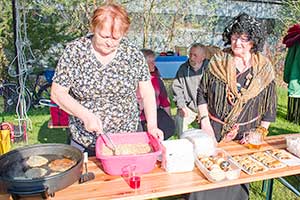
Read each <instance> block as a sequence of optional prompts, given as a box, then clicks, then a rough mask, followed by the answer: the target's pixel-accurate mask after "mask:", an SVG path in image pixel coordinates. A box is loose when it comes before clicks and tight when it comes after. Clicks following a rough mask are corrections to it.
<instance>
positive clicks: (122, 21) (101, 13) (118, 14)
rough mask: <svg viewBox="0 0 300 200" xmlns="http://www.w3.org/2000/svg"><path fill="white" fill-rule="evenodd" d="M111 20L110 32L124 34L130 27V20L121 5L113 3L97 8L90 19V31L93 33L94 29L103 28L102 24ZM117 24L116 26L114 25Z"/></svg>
mask: <svg viewBox="0 0 300 200" xmlns="http://www.w3.org/2000/svg"><path fill="white" fill-rule="evenodd" d="M107 19H111V20H112V21H113V23H112V24H111V31H112V33H114V31H117V32H120V33H122V34H125V33H126V32H127V31H128V29H129V25H130V19H129V16H128V13H127V11H126V10H125V8H123V7H122V6H121V5H118V4H115V3H108V4H105V5H103V6H100V7H98V8H97V9H96V10H95V11H94V14H93V16H92V18H91V31H92V32H95V29H96V28H100V29H101V28H103V24H104V23H105V22H106V21H107ZM116 24H117V25H116Z"/></svg>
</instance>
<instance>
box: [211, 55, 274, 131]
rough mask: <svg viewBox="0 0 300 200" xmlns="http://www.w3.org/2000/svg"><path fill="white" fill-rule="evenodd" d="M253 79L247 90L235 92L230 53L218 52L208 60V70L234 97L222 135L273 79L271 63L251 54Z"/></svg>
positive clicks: (234, 74) (235, 80)
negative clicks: (247, 104) (249, 102)
mask: <svg viewBox="0 0 300 200" xmlns="http://www.w3.org/2000/svg"><path fill="white" fill-rule="evenodd" d="M251 59H252V62H251V63H252V67H253V79H252V81H251V83H250V84H249V87H248V89H245V88H242V89H241V91H240V92H238V90H237V79H236V67H235V66H234V63H233V60H234V57H233V55H232V53H225V52H219V53H217V54H215V56H214V57H212V59H211V60H210V66H209V70H210V72H211V73H212V74H213V75H214V76H216V77H217V78H218V79H220V80H221V81H223V82H224V83H225V84H226V85H227V87H228V89H229V91H230V92H231V93H232V94H233V95H234V97H235V99H236V101H235V104H234V106H233V108H232V110H231V111H230V113H229V114H228V116H227V117H226V118H225V120H224V122H225V125H224V126H223V129H222V133H221V134H222V135H224V134H226V133H227V132H229V131H230V130H231V129H232V127H233V126H234V125H235V124H236V122H237V120H238V117H239V115H240V113H241V111H242V110H243V107H244V105H245V104H246V103H247V101H248V100H250V99H251V98H253V97H256V96H257V95H258V94H259V93H260V92H261V91H262V90H263V89H264V88H266V87H267V86H268V85H269V84H270V83H271V82H272V81H273V80H274V78H275V73H274V70H273V66H272V64H271V62H270V61H269V60H268V59H267V58H266V57H264V56H263V55H262V54H260V53H253V54H252V58H251Z"/></svg>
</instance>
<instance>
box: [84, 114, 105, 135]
mask: <svg viewBox="0 0 300 200" xmlns="http://www.w3.org/2000/svg"><path fill="white" fill-rule="evenodd" d="M83 123H84V127H85V129H86V130H87V131H89V132H91V133H96V134H102V133H103V126H102V121H101V120H100V119H99V117H97V116H96V115H95V114H94V113H88V114H87V115H86V116H84V117H83Z"/></svg>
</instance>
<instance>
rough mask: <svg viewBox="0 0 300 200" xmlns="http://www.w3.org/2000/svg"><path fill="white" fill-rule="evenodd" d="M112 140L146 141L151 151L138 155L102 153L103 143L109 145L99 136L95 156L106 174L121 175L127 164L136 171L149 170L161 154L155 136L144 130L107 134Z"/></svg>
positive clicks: (119, 141) (127, 142)
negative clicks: (109, 154) (105, 154)
mask: <svg viewBox="0 0 300 200" xmlns="http://www.w3.org/2000/svg"><path fill="white" fill-rule="evenodd" d="M109 135H110V137H111V139H112V140H113V142H114V143H115V144H116V145H118V144H136V143H148V144H150V145H151V147H152V150H153V152H151V153H147V154H139V155H115V156H104V155H102V148H103V145H106V146H108V147H110V146H111V144H110V143H109V141H108V140H107V138H106V137H105V136H104V135H103V136H101V135H100V136H99V137H98V139H97V142H96V157H97V158H98V159H99V160H100V161H101V163H102V167H103V170H104V171H105V172H106V173H107V174H111V175H122V174H123V173H124V171H125V170H126V169H127V168H128V167H129V166H135V171H136V172H137V173H141V174H143V173H147V172H150V171H151V170H152V169H153V168H154V167H155V163H156V160H157V157H158V155H160V154H161V146H160V142H159V141H158V139H157V138H155V137H154V136H152V135H151V134H149V133H146V132H137V133H116V134H109Z"/></svg>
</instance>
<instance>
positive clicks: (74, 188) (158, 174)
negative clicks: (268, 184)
mask: <svg viewBox="0 0 300 200" xmlns="http://www.w3.org/2000/svg"><path fill="white" fill-rule="evenodd" d="M299 135H300V134H299ZM219 147H221V148H223V149H224V150H225V151H227V152H228V153H229V154H231V155H239V154H246V153H251V152H255V150H250V149H248V148H247V147H245V146H242V145H239V144H238V143H236V142H230V143H226V144H219ZM274 148H286V144H285V139H284V136H283V135H280V136H272V137H268V138H267V139H266V143H265V144H263V146H262V148H261V149H260V150H269V149H274ZM99 165H100V164H99V161H98V160H96V158H94V157H93V158H90V159H89V163H88V169H89V171H92V172H94V173H95V175H96V178H95V179H94V180H92V181H89V182H86V183H83V184H78V183H74V184H73V185H71V186H69V187H67V188H65V189H64V190H61V191H58V192H56V193H55V197H54V198H50V199H56V200H58V199H61V200H65V199H68V200H71V199H74V200H75V199H85V200H86V199H151V198H158V197H165V196H172V195H178V194H183V193H190V192H195V191H204V190H209V189H213V188H220V187H224V186H230V185H236V184H241V183H249V182H253V181H259V180H265V179H271V178H277V177H283V176H289V175H295V174H300V166H293V167H285V168H282V169H277V170H269V171H267V172H264V173H261V174H257V175H252V176H250V175H247V174H246V173H244V172H242V173H241V177H240V178H239V179H237V180H233V181H225V182H222V183H211V182H209V181H208V180H207V179H206V178H205V177H204V176H203V175H202V174H201V172H200V171H199V170H198V169H197V168H195V169H194V170H193V171H191V172H185V173H167V172H165V171H163V170H162V169H160V168H158V167H156V168H155V169H154V170H153V171H152V172H151V173H148V174H144V175H142V177H141V187H140V188H139V189H137V190H133V189H131V188H130V187H129V186H128V184H127V183H126V181H125V180H124V179H123V178H122V177H120V176H109V175H106V174H105V173H104V172H103V171H102V170H101V169H100V168H99ZM0 199H9V195H8V194H0Z"/></svg>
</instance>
